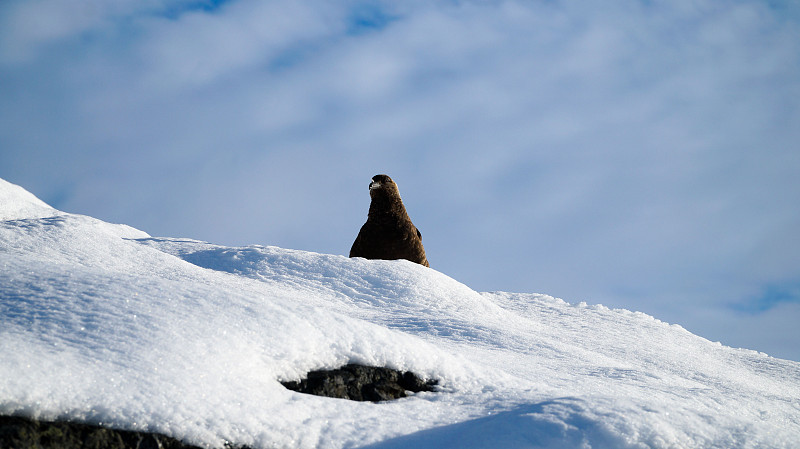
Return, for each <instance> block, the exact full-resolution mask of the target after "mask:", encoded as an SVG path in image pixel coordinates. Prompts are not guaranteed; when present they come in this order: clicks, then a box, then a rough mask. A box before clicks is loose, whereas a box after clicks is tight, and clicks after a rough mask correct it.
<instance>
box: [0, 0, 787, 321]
mask: <svg viewBox="0 0 800 449" xmlns="http://www.w3.org/2000/svg"><path fill="white" fill-rule="evenodd" d="M89 5H95V6H96V9H94V10H92V13H91V14H89V13H86V14H79V13H77V12H75V11H72V10H70V9H69V8H64V7H62V6H61V5H60V3H57V2H49V1H44V0H40V1H35V2H33V1H31V2H27V1H26V2H5V3H4V4H3V6H0V23H2V24H4V25H8V26H0V30H2V31H0V78H1V81H2V82H0V95H2V97H3V98H4V100H5V101H4V102H3V103H2V104H0V148H2V151H0V177H4V178H6V179H8V180H10V181H12V182H15V183H18V184H21V185H23V186H25V187H26V188H29V189H30V190H32V191H33V192H34V193H36V194H38V195H39V196H41V197H42V198H43V199H45V200H46V201H50V202H54V203H55V204H53V205H54V206H56V207H60V208H62V209H66V210H69V211H75V212H81V213H87V214H91V215H94V216H97V217H99V218H102V219H106V220H109V221H116V222H124V223H127V224H131V225H133V226H136V227H140V228H142V229H144V230H145V231H148V232H150V233H151V234H156V235H171V236H187V237H196V238H202V239H207V240H211V241H214V242H216V243H223V244H225V243H227V244H249V243H265V244H276V245H280V246H284V247H290V248H299V249H308V250H315V251H321V252H333V253H338V254H346V253H347V250H348V248H349V245H350V243H352V239H353V238H354V237H355V233H356V232H357V230H358V227H359V226H360V225H361V223H362V222H363V220H364V217H365V214H366V207H367V205H368V196H367V195H366V189H365V185H366V182H367V181H368V180H369V178H370V177H371V176H372V175H374V174H376V173H379V172H387V173H389V174H391V175H392V176H393V177H394V178H395V179H396V180H398V183H399V185H400V189H401V193H402V194H403V198H404V199H405V201H406V204H407V207H408V209H409V212H410V214H411V216H412V218H413V219H414V221H415V223H417V224H418V225H419V227H420V228H421V229H422V232H423V235H424V239H425V243H426V248H427V249H428V253H429V256H430V260H431V263H432V264H433V265H434V266H435V267H436V268H437V269H440V270H442V271H443V272H445V273H447V274H450V275H452V276H453V277H455V278H457V279H459V280H461V281H463V282H465V283H466V284H468V285H470V286H472V287H473V288H476V289H479V290H498V289H499V290H516V291H538V292H543V293H548V294H553V295H556V296H561V297H564V298H565V299H567V300H570V301H580V300H586V301H589V302H593V303H597V302H603V303H606V304H607V305H612V306H616V307H625V308H629V309H634V310H642V311H645V312H648V313H651V314H654V315H656V316H657V317H659V318H662V319H665V320H667V321H671V322H678V323H683V322H685V321H688V319H687V318H686V317H688V316H691V315H692V313H693V311H694V310H695V308H696V307H697V305H698V304H703V305H709V304H710V305H713V307H717V308H720V310H722V309H725V310H728V309H729V308H730V306H731V304H739V303H743V302H744V301H746V300H747V298H752V297H754V295H756V296H757V292H759V291H764V288H766V286H769V285H782V284H781V283H782V282H786V279H797V277H798V276H800V273H798V268H796V267H800V259H798V257H799V256H798V254H800V247H798V245H800V239H799V238H798V235H797V232H798V231H797V229H800V228H799V227H798V226H797V225H798V224H800V211H798V209H797V207H796V205H795V204H794V203H795V202H796V198H798V197H800V184H798V183H797V181H796V174H797V172H798V170H800V155H798V153H797V151H796V150H795V148H797V143H798V142H800V129H798V127H797V126H795V124H796V123H800V100H798V98H800V95H798V94H800V26H799V24H798V17H800V15H798V14H796V12H797V11H795V10H796V7H794V6H792V5H790V4H788V3H787V4H785V5H784V4H781V5H780V6H775V5H773V4H767V3H763V2H757V1H731V2H725V3H724V4H719V3H715V2H706V1H700V2H697V1H691V2H689V1H677V2H669V3H657V2H628V1H618V2H611V3H609V2H606V3H604V4H602V5H599V4H598V5H595V4H593V3H591V2H579V3H574V2H573V3H571V2H560V1H555V2H522V1H504V2H404V3H402V4H397V3H386V2H368V3H367V2H359V1H352V2H350V1H344V2H333V3H331V2H312V1H309V2H283V1H279V2H266V3H265V2H256V1H250V0H238V1H228V2H224V3H221V4H220V3H217V2H211V3H208V4H206V3H203V2H157V1H148V2H114V3H113V5H114V6H110V5H112V3H108V2H98V3H97V4H89ZM48 23H52V24H54V25H52V26H50V25H47V26H45V25H46V24H48ZM321 230H324V231H321ZM709 307H711V306H709ZM727 313H728V312H724V313H723V312H720V316H721V317H722V316H728V315H727ZM704 316H705V319H706V320H711V319H712V318H711V317H710V316H706V315H704ZM726 319H727V318H726ZM706 324H707V327H706V328H707V329H710V330H709V332H719V331H720V330H719V326H717V325H716V324H713V325H712V324H709V323H708V322H707V323H706ZM698 329H699V330H698ZM702 329H703V327H702V326H701V325H698V326H696V327H694V328H692V330H693V331H695V332H698V333H700V334H701V335H702Z"/></svg>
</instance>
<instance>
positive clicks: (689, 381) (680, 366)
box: [0, 180, 800, 448]
mask: <svg viewBox="0 0 800 449" xmlns="http://www.w3.org/2000/svg"><path fill="white" fill-rule="evenodd" d="M0 266H2V271H0V362H1V363H0V414H5V415H21V416H28V417H35V418H40V419H65V420H77V421H82V422H88V423H95V424H96V423H102V424H103V425H107V426H113V427H117V428H121V429H129V430H146V431H153V432H159V433H164V434H167V435H171V436H174V437H176V438H179V439H182V440H184V441H186V442H189V443H193V444H200V445H207V446H221V445H223V444H224V443H225V442H226V441H228V442H233V443H236V444H246V445H251V446H253V447H256V448H272V447H276V448H347V447H373V448H394V447H415V448H425V447H430V448H442V447H458V448H501V447H502V448H550V447H552V448H556V447H558V448H590V447H591V448H625V447H630V448H645V447H653V448H662V447H663V448H667V447H670V448H672V447H719V448H723V447H724V448H734V447H740V448H749V447H771V448H779V447H787V448H788V447H797V445H798V444H800V363H796V362H791V361H786V360H780V359H775V358H771V357H769V356H767V355H766V354H762V353H757V352H754V351H749V350H744V349H733V348H729V347H725V346H722V345H721V344H719V343H713V342H710V341H707V340H705V339H703V338H700V337H697V336H695V335H692V334H691V333H689V332H687V331H686V330H684V329H683V328H681V327H680V326H676V325H669V324H667V323H663V322H661V321H658V320H656V319H654V318H653V317H650V316H647V315H645V314H642V313H637V312H631V311H627V310H612V309H608V308H606V307H603V306H600V305H587V304H585V303H581V304H569V303H566V302H564V301H562V300H559V299H555V298H552V297H549V296H545V295H538V294H516V293H499V292H497V293H478V292H475V291H473V290H471V289H470V288H469V287H467V286H465V285H463V284H461V283H459V282H457V281H456V280H453V279H451V278H449V277H447V276H445V275H443V274H442V273H439V272H437V271H435V270H433V269H429V268H425V267H422V266H420V265H417V264H413V263H410V262H406V261H368V260H363V259H348V258H346V257H343V256H336V255H327V254H316V253H311V252H304V251H294V250H288V249H281V248H276V247H269V246H248V247H237V248H234V247H225V246H219V245H214V244H211V243H206V242H200V241H195V240H188V239H179V238H153V237H150V236H148V235H147V234H145V233H144V232H141V231H138V230H136V229H133V228H130V227H128V226H124V225H115V224H109V223H105V222H102V221H100V220H96V219H94V218H90V217H86V216H80V215H73V214H67V213H63V212H60V211H58V210H55V209H53V208H51V207H49V206H48V205H46V204H45V203H43V202H41V201H40V200H38V199H37V198H35V197H34V196H33V195H31V194H30V193H28V192H26V191H25V190H24V189H22V188H20V187H18V186H15V185H13V184H10V183H8V182H6V181H3V180H0ZM346 363H360V364H365V365H373V366H386V367H390V368H395V369H400V370H409V371H413V372H414V373H417V374H418V375H420V376H423V377H425V378H428V379H436V380H438V382H439V386H438V388H437V391H436V392H424V393H418V394H414V395H411V396H409V397H407V398H404V399H400V400H397V401H392V402H383V403H361V402H352V401H347V400H342V399H331V398H322V397H316V396H309V395H304V394H301V393H295V392H292V391H289V390H287V389H285V388H284V387H283V386H282V385H281V384H280V381H285V380H295V379H299V378H301V377H303V376H304V375H305V373H307V372H308V371H311V370H314V369H326V368H336V367H339V366H342V365H344V364H346Z"/></svg>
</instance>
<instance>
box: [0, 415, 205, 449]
mask: <svg viewBox="0 0 800 449" xmlns="http://www.w3.org/2000/svg"><path fill="white" fill-rule="evenodd" d="M0 449H200V448H198V447H197V446H192V445H188V444H184V443H182V442H180V441H178V440H176V439H175V438H171V437H168V436H165V435H160V434H154V433H147V432H134V431H129V430H117V429H109V428H106V427H100V426H94V425H90V424H82V423H74V422H66V421H57V422H50V421H38V420H35V419H29V418H22V417H18V416H0Z"/></svg>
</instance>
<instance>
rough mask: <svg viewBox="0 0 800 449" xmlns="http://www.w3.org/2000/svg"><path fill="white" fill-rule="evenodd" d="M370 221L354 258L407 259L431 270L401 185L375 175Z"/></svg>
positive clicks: (358, 240)
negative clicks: (402, 197)
mask: <svg viewBox="0 0 800 449" xmlns="http://www.w3.org/2000/svg"><path fill="white" fill-rule="evenodd" d="M369 196H370V197H371V198H372V202H371V203H370V205H369V213H368V214H367V222H366V223H364V226H361V231H359V233H358V237H356V241H355V242H353V247H352V248H351V249H350V257H363V258H365V259H385V260H396V259H406V260H410V261H412V262H416V263H418V264H422V265H425V266H426V267H429V266H430V265H429V264H428V259H427V258H426V257H425V248H424V247H423V246H422V233H421V232H419V229H417V227H416V226H414V224H413V223H411V218H409V217H408V213H407V212H406V208H405V206H403V200H401V199H400V191H399V190H397V184H395V182H394V181H392V178H390V177H388V176H387V175H375V176H373V177H372V182H371V183H370V184H369Z"/></svg>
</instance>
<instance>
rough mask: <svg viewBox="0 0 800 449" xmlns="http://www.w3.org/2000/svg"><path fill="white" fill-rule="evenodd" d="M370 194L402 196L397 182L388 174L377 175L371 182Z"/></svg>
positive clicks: (374, 196)
mask: <svg viewBox="0 0 800 449" xmlns="http://www.w3.org/2000/svg"><path fill="white" fill-rule="evenodd" d="M369 196H370V197H372V198H376V197H397V198H400V191H399V190H398V189H397V184H395V183H394V181H392V178H390V177H389V176H388V175H375V176H373V177H372V182H371V183H369Z"/></svg>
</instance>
